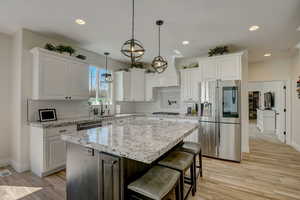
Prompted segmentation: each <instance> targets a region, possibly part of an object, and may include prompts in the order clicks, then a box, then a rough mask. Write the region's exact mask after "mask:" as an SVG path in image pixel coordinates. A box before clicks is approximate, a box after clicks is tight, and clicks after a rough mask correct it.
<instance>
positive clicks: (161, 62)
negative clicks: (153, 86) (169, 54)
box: [152, 20, 168, 73]
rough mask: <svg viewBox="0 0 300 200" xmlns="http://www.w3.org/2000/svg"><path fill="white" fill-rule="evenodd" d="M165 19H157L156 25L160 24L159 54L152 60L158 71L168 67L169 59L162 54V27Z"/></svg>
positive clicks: (160, 71)
mask: <svg viewBox="0 0 300 200" xmlns="http://www.w3.org/2000/svg"><path fill="white" fill-rule="evenodd" d="M163 23H164V21H163V20H157V21H156V25H157V26H158V56H156V57H155V58H154V59H153V61H152V67H153V68H154V69H155V71H156V72H158V73H162V72H164V71H165V70H166V69H167V67H168V61H167V60H166V59H165V58H163V57H161V56H160V27H161V25H163Z"/></svg>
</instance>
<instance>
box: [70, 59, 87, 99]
mask: <svg viewBox="0 0 300 200" xmlns="http://www.w3.org/2000/svg"><path fill="white" fill-rule="evenodd" d="M69 65H70V66H69V67H68V74H69V78H67V80H69V81H70V82H69V84H67V85H69V88H68V90H67V91H68V92H67V94H68V96H70V97H71V98H72V99H78V100H80V99H83V100H84V99H88V98H89V84H88V82H89V76H88V74H89V68H88V65H87V64H85V63H79V62H70V63H69Z"/></svg>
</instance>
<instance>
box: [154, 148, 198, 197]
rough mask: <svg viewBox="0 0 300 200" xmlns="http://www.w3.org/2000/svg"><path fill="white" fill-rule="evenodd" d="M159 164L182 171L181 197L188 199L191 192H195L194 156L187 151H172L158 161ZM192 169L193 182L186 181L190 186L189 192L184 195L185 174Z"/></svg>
mask: <svg viewBox="0 0 300 200" xmlns="http://www.w3.org/2000/svg"><path fill="white" fill-rule="evenodd" d="M158 164H159V165H162V166H165V167H168V168H171V169H175V170H178V171H179V172H180V192H181V199H183V200H184V199H186V198H187V197H188V195H189V193H190V192H191V191H192V195H193V196H194V195H195V193H194V191H195V189H194V187H195V181H194V180H195V175H194V171H195V170H194V156H193V155H192V154H190V153H187V152H182V151H172V152H171V153H170V154H169V155H168V156H167V157H165V158H164V159H162V160H161V161H159V162H158ZM188 169H190V174H191V177H192V178H191V182H186V183H188V184H190V188H189V190H188V192H187V194H186V195H185V196H184V183H185V181H184V174H185V172H186V171H187V170H188Z"/></svg>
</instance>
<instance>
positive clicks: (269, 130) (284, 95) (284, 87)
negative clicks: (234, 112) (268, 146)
mask: <svg viewBox="0 0 300 200" xmlns="http://www.w3.org/2000/svg"><path fill="white" fill-rule="evenodd" d="M248 85H249V87H248V94H249V121H250V126H252V127H256V128H257V129H258V130H259V131H258V133H260V134H261V135H264V134H265V135H273V136H274V137H276V138H277V139H279V140H280V141H281V142H282V143H289V142H288V141H287V139H288V136H289V135H288V133H289V130H288V129H289V124H288V113H289V112H290V111H289V109H288V108H289V101H288V99H289V95H288V92H287V91H288V88H289V82H288V81H249V83H248ZM250 135H251V133H250Z"/></svg>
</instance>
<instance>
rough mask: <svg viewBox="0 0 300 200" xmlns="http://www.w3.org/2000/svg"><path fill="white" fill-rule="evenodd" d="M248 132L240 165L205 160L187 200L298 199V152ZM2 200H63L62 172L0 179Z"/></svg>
mask: <svg viewBox="0 0 300 200" xmlns="http://www.w3.org/2000/svg"><path fill="white" fill-rule="evenodd" d="M255 130H256V129H255V127H252V128H251V137H250V148H251V153H249V154H244V155H243V161H242V163H233V162H225V161H220V160H215V159H208V158H204V177H203V178H202V179H200V178H199V179H198V182H199V184H198V190H197V193H196V196H195V197H190V198H189V200H295V199H300V152H297V151H296V150H294V149H293V148H292V147H290V146H287V145H285V144H281V143H279V142H278V141H276V138H274V137H272V136H269V135H267V136H263V135H261V134H259V133H258V132H255ZM0 199H1V200H16V199H22V200H25V199H26V200H32V199H34V200H48V199H51V200H63V199H65V172H60V173H57V174H55V175H52V176H49V177H46V178H44V179H40V178H38V177H36V176H33V175H32V174H31V173H30V172H27V173H22V174H18V173H15V172H13V175H11V176H8V177H1V178H0Z"/></svg>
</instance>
